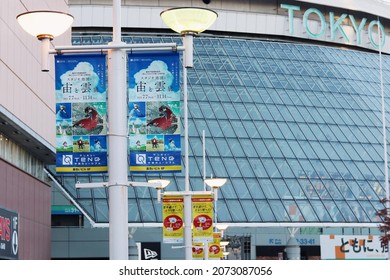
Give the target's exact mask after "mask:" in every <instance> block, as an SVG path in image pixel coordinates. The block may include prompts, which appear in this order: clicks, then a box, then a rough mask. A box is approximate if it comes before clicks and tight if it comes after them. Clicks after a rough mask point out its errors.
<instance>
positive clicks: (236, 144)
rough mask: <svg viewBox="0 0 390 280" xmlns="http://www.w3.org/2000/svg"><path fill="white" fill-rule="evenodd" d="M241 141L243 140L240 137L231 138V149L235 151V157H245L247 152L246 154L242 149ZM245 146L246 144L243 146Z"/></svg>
mask: <svg viewBox="0 0 390 280" xmlns="http://www.w3.org/2000/svg"><path fill="white" fill-rule="evenodd" d="M241 141H242V140H238V139H229V145H230V149H231V150H232V152H233V156H235V157H244V156H245V154H244V151H243V149H242V146H241V145H242V144H241ZM243 147H245V146H243Z"/></svg>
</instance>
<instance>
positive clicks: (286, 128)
mask: <svg viewBox="0 0 390 280" xmlns="http://www.w3.org/2000/svg"><path fill="white" fill-rule="evenodd" d="M278 125H279V129H280V131H281V132H282V134H283V138H285V139H294V135H293V133H292V132H291V129H290V128H289V125H288V124H287V123H284V122H279V123H278Z"/></svg>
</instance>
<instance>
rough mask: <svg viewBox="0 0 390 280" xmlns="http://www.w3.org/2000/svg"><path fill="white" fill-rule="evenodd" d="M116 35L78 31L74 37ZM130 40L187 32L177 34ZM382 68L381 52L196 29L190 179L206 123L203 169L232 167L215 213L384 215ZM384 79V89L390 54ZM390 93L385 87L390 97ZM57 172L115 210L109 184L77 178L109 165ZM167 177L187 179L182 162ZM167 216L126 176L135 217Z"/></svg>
mask: <svg viewBox="0 0 390 280" xmlns="http://www.w3.org/2000/svg"><path fill="white" fill-rule="evenodd" d="M110 40H111V38H110V37H109V36H104V35H103V36H87V35H83V36H77V34H75V35H74V36H73V44H75V45H81V44H104V43H106V42H109V41H110ZM123 40H124V41H125V42H127V43H157V42H177V43H178V44H179V45H181V44H182V43H181V39H180V38H179V37H159V36H155V37H137V36H124V37H123ZM379 77H380V72H379V55H378V54H377V53H368V52H364V51H357V50H346V49H342V48H337V47H325V46H317V45H309V44H299V43H289V42H272V41H261V40H255V39H250V40H249V39H233V38H224V37H221V38H208V37H202V36H200V37H197V38H195V39H194V68H193V69H189V71H188V92H189V102H188V106H189V142H190V147H189V173H190V186H191V189H192V190H203V188H204V186H203V175H204V174H203V167H204V166H203V148H202V144H203V143H202V133H203V131H205V135H206V142H205V145H206V175H207V177H210V176H211V175H212V176H214V177H224V178H228V181H227V183H226V184H225V185H224V186H223V187H222V188H221V189H220V190H219V197H218V199H219V200H218V204H217V213H218V222H233V223H259V222H291V223H294V222H338V223H339V222H340V223H360V222H364V223H367V222H368V223H369V222H372V223H377V222H378V218H377V217H376V216H375V211H376V210H378V209H381V208H383V206H382V204H381V203H380V202H379V200H380V199H381V198H383V197H384V196H385V190H384V171H383V170H384V160H383V134H382V121H381V85H380V78H379ZM383 81H384V92H389V89H390V82H389V81H390V58H389V57H388V56H383ZM388 103H389V101H388V98H387V97H386V108H388ZM386 121H387V123H389V121H390V120H389V115H387V118H386ZM182 131H183V130H182ZM387 133H389V132H387ZM183 161H184V160H183ZM183 168H185V167H183ZM57 178H58V179H59V181H60V182H61V183H62V185H63V186H64V187H65V189H66V190H67V192H68V193H69V194H70V195H71V196H72V197H74V198H75V199H76V200H77V202H78V203H79V204H80V205H81V207H83V208H84V210H85V211H86V212H87V213H89V215H90V216H91V217H92V219H93V220H94V221H96V222H98V223H99V222H104V223H106V222H108V200H107V194H108V191H107V190H105V189H103V188H102V189H83V190H75V188H74V184H75V182H77V181H80V182H98V181H102V180H104V181H107V177H106V176H105V175H103V176H99V175H90V176H69V175H68V176H66V175H64V176H58V177H57ZM153 178H155V177H153ZM153 178H152V177H151V176H144V175H142V176H141V175H137V176H136V175H130V176H129V180H130V181H146V180H148V179H153ZM164 179H168V180H170V181H171V183H170V185H168V187H167V189H166V190H167V191H177V190H179V191H180V190H184V172H182V173H178V174H167V175H164ZM161 220H162V214H161V204H158V203H157V199H156V191H155V190H153V189H148V188H130V189H129V222H137V223H138V222H142V223H148V222H161Z"/></svg>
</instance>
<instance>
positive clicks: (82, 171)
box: [56, 166, 108, 173]
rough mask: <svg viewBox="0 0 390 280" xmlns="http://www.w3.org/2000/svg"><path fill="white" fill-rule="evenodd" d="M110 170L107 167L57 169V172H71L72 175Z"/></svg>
mask: <svg viewBox="0 0 390 280" xmlns="http://www.w3.org/2000/svg"><path fill="white" fill-rule="evenodd" d="M107 170H108V167H107V166H96V167H91V166H88V167H56V172H62V173H66V172H71V173H78V172H81V173H85V172H105V171H107Z"/></svg>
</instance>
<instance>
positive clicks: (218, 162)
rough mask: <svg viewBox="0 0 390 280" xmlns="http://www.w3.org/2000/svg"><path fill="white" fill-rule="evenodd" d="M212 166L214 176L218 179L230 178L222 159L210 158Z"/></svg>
mask: <svg viewBox="0 0 390 280" xmlns="http://www.w3.org/2000/svg"><path fill="white" fill-rule="evenodd" d="M210 165H211V168H212V174H214V176H216V177H222V178H223V177H228V176H229V174H228V172H227V171H226V169H225V165H224V164H223V161H222V158H210Z"/></svg>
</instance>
